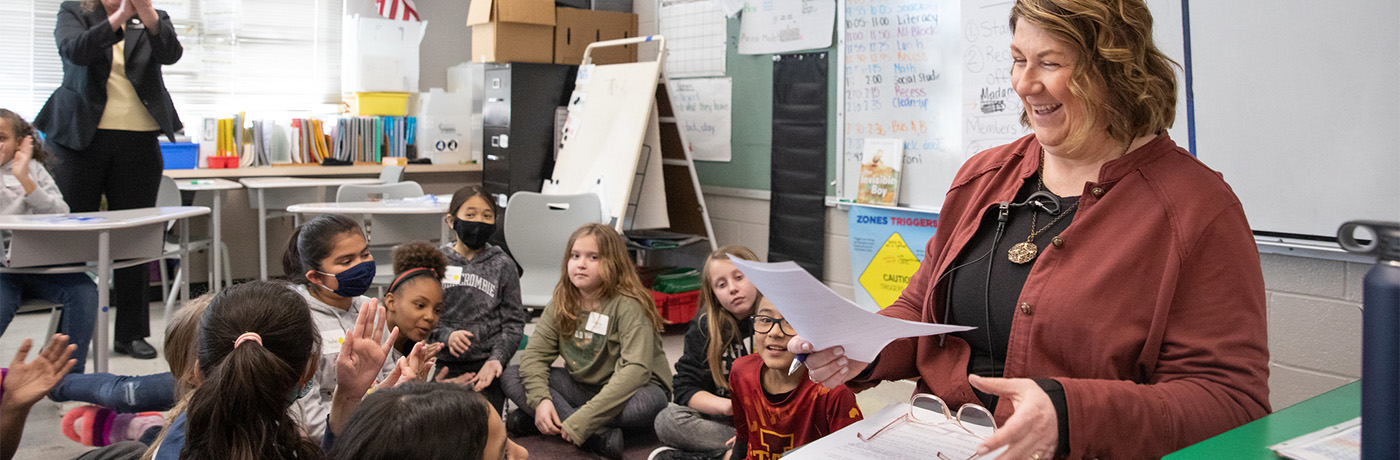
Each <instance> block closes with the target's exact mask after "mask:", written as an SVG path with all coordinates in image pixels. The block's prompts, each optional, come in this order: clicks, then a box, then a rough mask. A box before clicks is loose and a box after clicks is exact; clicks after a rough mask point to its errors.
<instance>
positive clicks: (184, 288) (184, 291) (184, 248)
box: [180, 217, 192, 308]
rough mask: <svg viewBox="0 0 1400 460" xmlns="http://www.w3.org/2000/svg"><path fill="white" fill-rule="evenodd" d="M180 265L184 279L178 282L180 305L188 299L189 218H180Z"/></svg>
mask: <svg viewBox="0 0 1400 460" xmlns="http://www.w3.org/2000/svg"><path fill="white" fill-rule="evenodd" d="M180 267H181V268H182V269H184V271H185V279H184V281H181V282H180V307H182V308H183V307H184V306H185V302H189V301H190V275H191V274H192V271H191V267H190V219H189V218H188V217H186V218H184V219H180Z"/></svg>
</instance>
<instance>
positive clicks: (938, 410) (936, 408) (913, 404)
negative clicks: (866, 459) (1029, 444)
mask: <svg viewBox="0 0 1400 460" xmlns="http://www.w3.org/2000/svg"><path fill="white" fill-rule="evenodd" d="M901 422H911V423H919V424H924V425H942V424H945V423H950V422H951V423H952V424H953V425H954V426H957V427H958V428H959V429H961V430H963V431H965V432H967V433H968V434H971V435H973V436H975V437H977V438H978V439H987V438H989V437H991V436H992V434H993V433H996V431H997V422H996V419H995V418H993V417H992V412H991V411H989V410H987V408H985V407H982V406H979V405H976V404H963V405H962V407H959V408H958V411H957V412H956V413H954V412H953V411H952V409H950V408H949V407H948V403H946V402H943V399H942V398H939V397H937V396H934V395H931V394H928V393H919V394H916V395H914V397H913V398H910V400H909V412H906V413H905V414H904V415H901V416H900V417H899V418H896V419H894V420H891V421H890V423H887V424H885V426H883V427H880V429H879V430H875V432H874V433H871V434H869V435H866V434H865V433H856V437H857V438H860V440H861V441H865V442H870V441H871V440H873V439H875V437H876V436H879V435H880V433H884V432H885V431H887V430H889V429H890V428H892V427H894V426H895V425H899V424H900V423H901ZM938 458H939V459H940V460H956V459H954V458H952V457H949V456H948V455H945V454H944V453H943V452H939V453H938ZM975 458H977V454H973V455H972V456H971V457H967V458H966V459H965V460H972V459H975Z"/></svg>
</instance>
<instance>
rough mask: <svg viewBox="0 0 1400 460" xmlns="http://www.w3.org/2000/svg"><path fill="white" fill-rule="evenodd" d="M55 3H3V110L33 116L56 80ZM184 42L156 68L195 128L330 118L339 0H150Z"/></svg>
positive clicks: (335, 90)
mask: <svg viewBox="0 0 1400 460" xmlns="http://www.w3.org/2000/svg"><path fill="white" fill-rule="evenodd" d="M60 3H61V0H5V1H4V2H0V43H4V44H5V45H4V46H0V106H3V107H6V108H10V109H11V110H14V111H16V112H17V113H19V114H20V115H21V116H24V117H25V118H26V119H30V120H32V119H33V118H34V116H35V115H37V114H38V113H39V109H40V108H42V107H43V105H44V102H45V101H47V100H48V98H49V95H50V94H52V93H53V91H54V89H55V88H57V87H58V85H59V83H60V82H61V81H62V79H63V68H62V63H61V61H60V60H59V58H58V51H57V45H56V44H55V43H54V38H53V30H54V25H55V22H56V18H57V13H58V7H59V4H60ZM156 6H157V7H158V8H160V9H162V10H165V11H166V12H168V13H169V14H170V17H171V22H172V23H174V25H175V32H176V35H178V36H179V38H180V43H181V44H182V45H183V46H184V49H185V52H184V56H183V57H182V58H181V59H180V62H179V63H176V64H175V65H172V66H166V67H165V68H164V69H163V72H164V74H165V84H166V87H167V88H168V89H169V90H170V95H171V98H172V99H173V100H174V101H175V109H176V110H177V111H178V112H179V113H180V118H181V119H182V120H183V121H184V122H185V125H186V131H187V132H193V131H194V128H195V126H198V124H199V123H200V120H202V119H203V118H205V117H222V116H226V115H228V114H231V113H235V112H254V113H258V114H270V115H271V116H276V115H278V114H285V113H302V114H305V113H307V112H312V113H325V112H334V111H335V110H336V108H337V106H338V105H339V103H340V22H341V15H342V4H341V1H340V0H157V3H156Z"/></svg>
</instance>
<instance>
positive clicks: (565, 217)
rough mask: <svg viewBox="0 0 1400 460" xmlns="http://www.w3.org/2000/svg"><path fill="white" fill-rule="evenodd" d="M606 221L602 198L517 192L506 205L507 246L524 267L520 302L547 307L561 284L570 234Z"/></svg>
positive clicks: (534, 306)
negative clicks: (563, 263)
mask: <svg viewBox="0 0 1400 460" xmlns="http://www.w3.org/2000/svg"><path fill="white" fill-rule="evenodd" d="M595 222H604V220H603V209H602V205H601V204H600V203H599V201H598V195H595V194H592V193H585V194H581V195H542V194H539V193H533V192H516V194H515V195H512V196H511V197H510V201H509V202H508V203H507V205H506V212H505V223H504V225H503V227H504V228H505V237H506V244H507V245H509V246H510V252H511V255H512V256H514V257H515V262H516V263H519V264H520V268H521V269H523V270H524V271H525V273H524V274H522V275H520V300H521V303H522V304H524V305H525V306H526V307H527V308H544V306H545V305H546V304H548V303H549V299H550V298H551V297H552V296H553V295H554V285H555V284H558V283H559V263H560V262H561V261H562V260H563V257H564V254H565V253H566V252H567V250H566V248H565V247H564V246H566V245H568V243H569V235H572V234H573V233H574V230H578V228H579V227H581V226H583V225H584V224H588V223H595Z"/></svg>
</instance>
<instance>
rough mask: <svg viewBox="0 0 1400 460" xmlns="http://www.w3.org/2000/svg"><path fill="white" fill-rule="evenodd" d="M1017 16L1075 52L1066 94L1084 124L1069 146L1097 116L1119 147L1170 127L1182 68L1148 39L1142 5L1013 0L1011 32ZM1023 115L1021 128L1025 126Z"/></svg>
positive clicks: (1115, 0) (1118, 0)
mask: <svg viewBox="0 0 1400 460" xmlns="http://www.w3.org/2000/svg"><path fill="white" fill-rule="evenodd" d="M1020 19H1025V20H1026V22H1028V23H1030V24H1033V25H1035V26H1036V27H1039V28H1041V29H1042V30H1045V32H1046V33H1048V34H1050V35H1051V36H1053V37H1055V39H1056V40H1059V41H1060V42H1062V43H1064V44H1066V45H1069V46H1070V47H1071V48H1074V49H1076V50H1078V51H1079V62H1076V63H1075V66H1074V70H1073V73H1071V74H1070V79H1069V89H1070V92H1071V93H1073V94H1074V95H1075V96H1076V97H1078V98H1079V99H1080V100H1082V101H1084V105H1085V107H1086V108H1087V109H1088V112H1089V113H1088V116H1089V119H1088V121H1089V122H1088V123H1086V124H1084V125H1081V126H1080V127H1077V128H1076V129H1075V132H1073V133H1071V134H1070V143H1071V144H1080V143H1082V142H1084V140H1086V138H1087V137H1088V135H1089V129H1091V128H1092V127H1094V126H1098V125H1099V123H1100V122H1099V120H1100V119H1102V120H1106V123H1105V124H1107V125H1108V135H1109V137H1111V138H1113V139H1114V140H1117V141H1120V142H1132V140H1133V139H1134V138H1136V137H1138V136H1143V135H1147V134H1155V133H1159V132H1161V131H1163V130H1165V129H1167V128H1170V127H1171V126H1172V122H1173V121H1174V120H1175V119H1176V73H1174V72H1173V71H1172V66H1177V67H1180V65H1178V64H1177V63H1176V62H1174V61H1172V60H1171V59H1170V58H1168V57H1167V55H1166V54H1163V53H1162V51H1161V50H1158V49H1157V45H1156V44H1154V43H1153V42H1152V12H1151V11H1148V9H1147V5H1146V4H1144V3H1143V1H1142V0H1016V5H1015V6H1013V7H1012V8H1011V31H1012V32H1013V33H1015V31H1016V22H1017V21H1018V20H1020ZM1090 88H1102V89H1103V91H1091V90H1090ZM1026 110H1029V108H1026V109H1023V110H1022V112H1021V124H1022V125H1024V126H1026V127H1030V116H1029V114H1028V113H1027V112H1026Z"/></svg>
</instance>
